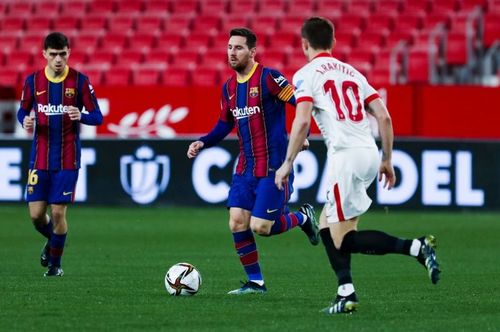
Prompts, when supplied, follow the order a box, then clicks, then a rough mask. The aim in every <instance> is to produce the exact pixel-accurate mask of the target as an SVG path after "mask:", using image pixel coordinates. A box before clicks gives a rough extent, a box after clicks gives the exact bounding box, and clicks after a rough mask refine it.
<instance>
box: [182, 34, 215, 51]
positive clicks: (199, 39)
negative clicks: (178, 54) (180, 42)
mask: <svg viewBox="0 0 500 332" xmlns="http://www.w3.org/2000/svg"><path fill="white" fill-rule="evenodd" d="M212 39H213V38H212V35H211V34H210V32H201V31H200V32H192V33H191V34H190V35H189V36H187V38H186V45H185V47H184V48H186V47H188V48H189V49H192V50H193V49H199V50H200V51H201V52H205V51H206V49H207V48H209V47H210V46H211V45H212Z"/></svg>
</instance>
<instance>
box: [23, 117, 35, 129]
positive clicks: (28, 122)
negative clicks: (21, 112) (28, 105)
mask: <svg viewBox="0 0 500 332" xmlns="http://www.w3.org/2000/svg"><path fill="white" fill-rule="evenodd" d="M34 125H35V116H34V115H26V116H25V117H24V119H23V128H24V129H26V130H31V129H33V127H34Z"/></svg>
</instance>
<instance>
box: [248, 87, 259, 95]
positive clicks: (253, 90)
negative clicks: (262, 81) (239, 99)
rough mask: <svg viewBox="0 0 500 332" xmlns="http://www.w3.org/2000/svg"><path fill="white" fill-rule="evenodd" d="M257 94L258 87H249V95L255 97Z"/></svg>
mask: <svg viewBox="0 0 500 332" xmlns="http://www.w3.org/2000/svg"><path fill="white" fill-rule="evenodd" d="M258 95H259V87H257V86H255V87H253V88H250V97H252V98H255V97H257V96H258Z"/></svg>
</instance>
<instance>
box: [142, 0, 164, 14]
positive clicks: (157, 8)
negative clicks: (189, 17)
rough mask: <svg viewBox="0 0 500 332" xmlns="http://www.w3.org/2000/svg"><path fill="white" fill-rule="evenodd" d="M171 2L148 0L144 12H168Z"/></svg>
mask: <svg viewBox="0 0 500 332" xmlns="http://www.w3.org/2000/svg"><path fill="white" fill-rule="evenodd" d="M169 11H170V2H169V1H165V0H150V1H149V0H148V1H146V2H145V8H144V12H145V13H148V14H155V13H168V12H169Z"/></svg>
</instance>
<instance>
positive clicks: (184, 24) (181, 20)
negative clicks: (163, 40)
mask: <svg viewBox="0 0 500 332" xmlns="http://www.w3.org/2000/svg"><path fill="white" fill-rule="evenodd" d="M192 21H193V15H191V14H187V15H181V14H176V15H174V16H170V17H169V18H168V19H167V20H166V21H164V22H163V24H164V25H165V28H164V30H165V31H168V32H173V31H176V32H181V31H189V30H190V29H191V22H192Z"/></svg>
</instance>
